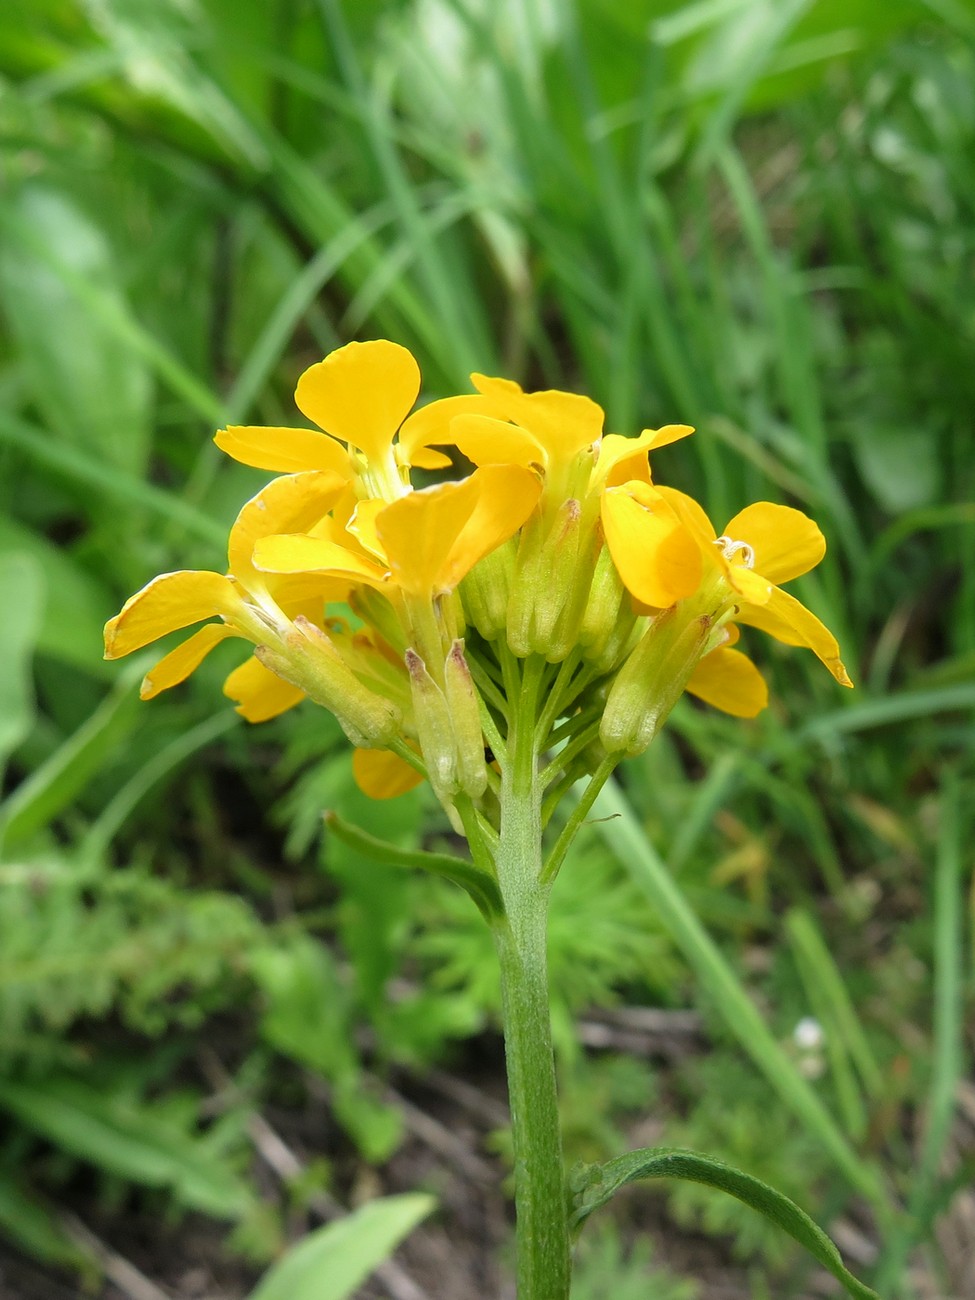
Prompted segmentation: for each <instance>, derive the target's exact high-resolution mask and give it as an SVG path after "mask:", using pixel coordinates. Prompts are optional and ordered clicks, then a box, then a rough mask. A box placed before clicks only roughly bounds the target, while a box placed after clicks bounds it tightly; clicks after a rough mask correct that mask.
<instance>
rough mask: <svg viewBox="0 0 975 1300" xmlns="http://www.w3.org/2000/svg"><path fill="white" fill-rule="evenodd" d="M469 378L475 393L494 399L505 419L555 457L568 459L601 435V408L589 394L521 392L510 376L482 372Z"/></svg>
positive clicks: (555, 391)
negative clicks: (507, 377)
mask: <svg viewBox="0 0 975 1300" xmlns="http://www.w3.org/2000/svg"><path fill="white" fill-rule="evenodd" d="M471 380H472V382H473V384H474V387H475V388H476V389H477V391H478V392H479V393H483V394H484V396H485V397H490V398H493V399H494V400H495V401H497V403H498V405H499V406H501V407H503V409H504V412H505V415H507V417H508V419H509V420H514V422H515V423H516V424H520V425H521V427H522V428H523V429H527V430H528V432H529V433H531V434H533V435H534V436H535V437H536V438H537V439H538V441H539V442H540V443H541V444H542V446H543V447H544V448H545V450H546V452H547V453H548V455H549V456H550V457H553V458H554V459H556V460H559V461H568V460H571V459H572V458H573V457H574V456H575V455H577V454H578V452H580V451H582V449H583V448H584V447H591V446H592V445H593V443H595V442H598V441H599V438H600V437H601V436H602V432H603V419H604V418H605V417H604V415H603V409H602V407H601V406H597V405H596V403H595V402H594V401H593V400H592V399H591V398H589V397H582V396H580V395H579V394H578V393H563V392H560V391H559V390H557V389H550V390H548V391H547V392H542V393H524V392H522V390H521V388H520V387H519V385H518V384H516V383H514V382H512V380H510V379H490V378H488V377H487V376H486V375H471Z"/></svg>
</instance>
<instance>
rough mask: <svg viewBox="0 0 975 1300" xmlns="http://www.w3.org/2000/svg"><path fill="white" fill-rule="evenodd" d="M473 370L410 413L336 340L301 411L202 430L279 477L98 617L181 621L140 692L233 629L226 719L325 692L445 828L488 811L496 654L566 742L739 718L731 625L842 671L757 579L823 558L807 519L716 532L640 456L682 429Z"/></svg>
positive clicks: (149, 631) (134, 637) (408, 392)
mask: <svg viewBox="0 0 975 1300" xmlns="http://www.w3.org/2000/svg"><path fill="white" fill-rule="evenodd" d="M472 378H473V383H474V386H475V388H476V389H477V391H476V392H475V393H466V394H459V395H456V396H448V397H445V398H442V399H440V400H438V401H434V402H430V403H428V404H427V405H425V406H421V407H419V408H418V409H416V410H414V406H415V404H416V401H417V398H418V395H419V392H420V371H419V368H418V366H417V363H416V361H415V360H414V358H413V357H412V356H411V354H410V353H409V352H408V351H407V350H406V349H405V348H402V347H400V346H398V345H397V344H395V343H390V342H387V341H385V340H377V341H375V342H369V343H350V344H348V345H347V346H346V347H343V348H339V349H338V350H337V351H335V352H333V353H331V355H329V356H328V357H326V358H325V359H324V360H323V361H321V362H319V363H317V364H316V365H313V366H311V367H310V368H309V369H308V370H306V371H305V372H304V374H303V375H302V376H301V378H300V379H299V381H298V385H297V389H296V393H295V400H296V403H297V406H298V408H299V410H300V411H301V412H302V414H303V415H304V416H306V417H307V418H308V419H309V420H310V421H312V422H313V423H314V424H315V425H316V426H317V429H307V428H279V427H275V428H256V427H251V426H231V427H229V428H227V429H225V430H221V431H220V432H219V433H218V434H217V437H216V441H217V443H218V445H219V446H220V447H221V448H222V449H223V450H224V451H226V452H227V453H228V454H229V455H231V456H233V457H234V458H235V459H237V460H239V461H242V462H243V463H245V464H248V465H251V466H254V467H257V468H261V469H265V470H268V471H270V472H272V473H275V474H277V475H278V477H275V478H274V479H272V481H271V482H270V483H269V484H268V485H267V486H266V487H265V488H264V489H263V490H262V491H261V492H259V493H258V494H257V495H256V496H255V497H254V498H253V499H252V500H251V501H249V502H248V503H247V504H246V505H245V506H244V508H243V509H242V510H241V512H240V514H239V515H238V517H237V520H236V521H235V523H234V525H233V527H232V529H231V531H230V538H229V544H228V567H227V572H226V573H214V572H205V571H195V570H183V571H180V572H176V573H168V574H162V575H161V576H160V577H157V578H154V579H153V580H152V581H151V582H150V583H148V584H147V586H146V587H144V588H143V590H142V591H140V592H138V593H137V594H136V595H135V596H133V597H132V598H131V599H130V600H128V601H127V602H126V604H125V605H124V607H123V608H122V610H121V612H120V613H119V614H118V615H117V616H116V618H114V619H112V620H111V621H110V622H109V624H108V625H107V627H106V629H105V653H106V656H107V657H108V658H117V657H119V656H121V655H125V654H129V653H131V652H132V651H134V650H138V649H141V648H142V647H143V646H146V645H148V644H149V643H150V642H152V641H155V640H157V639H158V638H160V637H163V636H165V635H167V634H168V633H170V632H174V631H177V630H180V629H182V628H188V627H191V626H192V625H193V624H195V623H202V624H203V626H202V627H200V628H199V629H198V630H197V631H196V632H194V633H193V634H192V635H191V636H189V637H188V639H186V640H185V641H183V642H182V644H180V645H178V646H177V647H176V648H175V649H173V650H171V651H170V652H169V653H168V654H167V655H165V656H164V657H163V658H162V659H161V660H160V661H159V662H158V663H157V664H156V665H155V667H154V668H152V669H151V670H150V672H149V673H148V674H147V676H146V679H145V682H144V685H143V695H144V697H145V698H150V697H152V696H154V695H157V694H159V693H160V692H161V691H163V690H166V689H168V688H169V687H172V686H175V685H176V684H177V683H179V682H181V681H183V680H184V679H185V678H186V677H188V676H189V674H190V673H192V672H193V671H194V669H195V668H196V667H198V666H199V664H201V663H202V661H203V660H204V658H205V657H206V656H207V654H209V653H210V651H211V650H212V649H213V648H214V647H215V646H216V645H218V644H219V643H220V642H221V641H223V640H225V639H227V638H231V637H236V638H240V639H243V640H245V641H247V642H249V643H250V644H251V645H252V646H253V653H252V654H251V656H250V657H249V658H248V659H246V660H245V661H244V662H243V663H242V664H240V665H239V666H238V667H237V668H235V669H234V670H233V671H232V672H231V673H230V675H229V676H228V677H227V679H226V681H225V683H224V690H225V692H226V693H227V695H228V696H230V698H231V699H233V700H234V701H236V703H237V707H238V710H239V711H240V712H241V713H242V714H243V715H244V717H245V718H247V719H248V720H250V721H254V722H257V721H262V720H264V719H266V718H271V717H274V716H276V715H277V714H278V713H281V712H283V711H284V710H285V709H288V708H290V707H291V706H292V705H294V704H296V703H298V702H299V701H301V700H303V699H305V698H306V697H310V698H312V699H313V700H315V701H317V702H319V703H322V704H324V705H325V706H326V707H328V708H330V709H331V710H332V711H333V712H334V713H335V714H336V716H338V718H339V720H340V721H341V722H342V725H343V726H344V727H345V729H346V732H347V734H348V735H349V736H350V738H351V739H352V740H353V742H354V743H355V744H356V746H357V747H358V748H357V754H356V759H355V765H354V766H355V773H356V778H357V780H358V781H359V783H360V785H361V786H362V788H363V789H365V790H366V791H367V792H368V793H370V794H372V795H374V796H376V797H391V796H392V795H394V794H397V793H401V792H402V791H404V790H406V789H409V788H411V787H412V786H413V785H414V784H416V782H417V781H418V780H420V779H422V778H423V776H424V775H425V776H427V777H428V778H429V780H430V781H431V783H432V785H433V788H434V790H435V791H436V793H437V795H438V797H439V798H440V800H441V802H442V803H443V804H444V806H445V808H447V810H448V812H449V813H450V814H451V816H452V818H453V820H454V822H455V825H456V826H457V827H458V828H459V829H460V828H461V822H460V821H459V819H458V817H459V814H458V813H457V808H458V807H459V806H460V804H461V803H463V801H465V800H466V801H468V802H469V803H473V804H474V805H476V806H477V808H478V809H479V810H480V812H479V815H480V816H481V817H484V818H487V819H488V820H491V819H492V818H494V819H496V818H497V813H498V805H497V786H498V781H499V779H503V777H504V771H505V767H504V763H505V759H504V752H505V745H506V740H507V736H508V731H509V728H510V727H511V725H512V724H513V721H514V719H515V717H516V711H517V709H518V707H520V705H519V700H518V699H515V698H509V697H508V695H507V694H506V692H507V691H508V690H509V688H510V687H511V684H512V682H513V681H514V680H515V674H516V672H517V671H518V670H516V669H515V668H514V667H513V664H516V663H517V662H518V661H523V660H531V661H532V662H533V663H534V664H535V665H536V667H535V669H534V672H535V673H536V676H537V682H545V681H548V682H549V686H550V688H551V697H550V698H548V699H547V702H546V704H545V708H544V717H545V718H546V719H547V723H546V725H547V726H548V727H549V730H550V732H551V734H552V735H553V736H556V735H562V734H565V735H566V736H574V737H575V739H574V740H572V742H571V743H569V744H568V745H567V746H566V747H565V749H564V751H560V752H562V753H564V754H565V755H567V756H568V757H567V758H566V759H565V763H576V764H577V765H578V764H583V765H585V764H586V763H589V762H592V763H597V762H598V761H600V760H599V758H598V755H599V753H600V752H602V753H604V754H605V753H606V752H607V751H608V752H609V753H610V754H611V755H612V754H614V753H623V752H637V751H638V750H639V748H641V747H642V746H643V745H645V744H646V743H649V740H650V739H651V738H652V736H653V734H655V732H656V730H657V729H658V728H659V726H660V725H661V723H662V721H663V719H664V718H665V717H666V715H667V713H668V712H669V710H670V708H671V707H672V706H673V704H674V702H675V701H676V699H677V697H678V696H679V695H680V694H681V693H682V692H683V691H684V690H687V691H690V692H691V693H693V694H695V695H697V696H699V697H700V698H701V699H703V700H706V701H708V702H710V703H712V704H714V705H716V706H717V707H719V708H722V709H724V710H726V711H727V712H730V713H734V714H738V715H739V716H743V717H750V716H753V715H754V714H755V713H757V712H758V711H759V710H760V709H761V708H762V707H764V705H765V703H766V700H767V689H766V686H765V683H764V681H763V680H762V678H761V675H760V674H759V672H758V670H757V669H756V668H755V667H754V665H753V664H752V663H751V661H750V660H749V659H748V658H746V656H745V655H743V654H742V653H741V652H740V650H738V649H736V648H735V643H736V642H737V640H738V638H739V632H738V627H739V625H744V624H747V625H750V626H754V627H758V628H761V629H763V630H765V631H767V632H769V633H771V635H773V636H775V637H777V638H778V639H779V640H781V641H784V642H786V643H788V644H791V645H802V646H807V647H809V648H810V649H812V650H813V651H814V653H816V654H817V655H818V656H819V658H820V659H821V660H822V661H823V662H824V663H825V664H826V666H827V667H828V668H829V669H830V671H831V672H832V673H833V675H834V677H835V678H836V679H837V681H839V682H841V683H842V684H844V685H849V684H850V682H849V678H848V677H847V675H846V670H845V669H844V667H843V664H842V662H841V660H840V658H839V648H838V646H837V644H836V640H835V638H834V637H833V636H832V634H831V633H830V632H829V631H828V630H827V629H826V628H825V627H824V626H823V624H822V623H821V622H820V621H819V619H818V618H816V616H815V615H814V614H812V613H811V612H810V611H809V610H808V609H806V608H805V607H804V606H803V605H801V604H800V603H799V602H798V601H797V600H796V599H795V598H794V597H793V596H791V595H788V594H787V593H786V592H784V591H783V590H782V589H781V586H780V584H782V583H785V582H788V581H790V580H791V579H792V578H795V577H798V576H800V575H801V574H803V573H805V572H807V571H808V570H809V569H811V568H812V567H814V566H815V565H816V564H817V563H818V562H819V561H820V560H821V559H822V556H823V554H824V551H825V542H824V540H823V537H822V534H821V533H820V531H819V529H818V528H817V527H816V525H815V524H814V523H813V522H812V520H810V519H808V518H807V517H806V516H805V515H803V514H802V513H801V512H800V511H798V510H793V509H790V508H789V507H786V506H778V505H773V504H771V503H769V502H759V503H758V504H756V505H752V506H749V507H747V508H746V509H745V510H743V511H741V512H740V513H739V514H738V515H736V516H735V517H734V519H732V520H731V521H730V522H729V523H728V525H727V527H726V528H725V530H724V531H723V532H722V533H721V534H720V535H719V534H718V533H717V531H716V530H715V528H714V527H713V526H712V524H711V522H710V520H709V519H708V517H707V515H706V513H705V512H704V511H703V510H702V508H701V507H700V506H699V505H698V504H697V503H696V502H695V501H694V500H693V499H692V498H690V497H688V496H686V495H685V494H683V493H680V492H676V491H674V490H673V489H670V488H667V487H665V486H660V485H658V484H657V483H656V482H655V481H654V480H653V477H652V476H651V473H650V464H649V455H650V453H651V452H654V451H656V450H657V449H658V448H661V447H664V446H666V445H667V444H669V443H672V442H675V441H677V440H678V439H680V438H684V437H686V436H687V435H688V434H690V433H691V432H692V430H691V429H690V428H689V426H687V425H679V424H674V425H667V426H665V427H663V428H661V429H645V430H643V432H642V433H641V434H639V436H637V437H635V438H627V437H623V436H620V435H618V434H609V435H604V434H603V419H604V417H603V412H602V409H601V408H600V407H599V406H597V405H596V403H595V402H593V401H591V400H590V399H589V398H587V397H584V396H580V395H578V394H575V393H564V392H558V391H547V392H525V391H523V390H522V388H521V387H519V385H518V384H515V383H513V382H511V381H510V380H506V379H499V378H488V377H486V376H483V375H474V376H473V377H472ZM438 447H440V448H443V447H447V448H449V447H454V448H456V449H457V450H458V451H459V452H461V453H462V454H463V455H464V456H466V457H467V458H468V460H470V461H471V462H473V465H474V467H475V468H474V471H473V473H471V474H470V475H468V476H467V477H464V478H460V479H447V480H445V481H441V482H438V483H434V484H433V485H432V486H424V487H417V486H415V485H414V484H413V482H412V481H411V470H412V469H414V468H422V469H424V470H448V469H450V467H451V461H450V458H449V457H448V456H447V455H446V454H444V452H443V451H440V450H436V448H438ZM343 609H344V610H345V613H344V614H343V613H342V612H341V611H342V610H343ZM526 671H527V668H526ZM539 674H540V675H539ZM536 684H537V683H536ZM539 698H540V697H539ZM560 719H561V722H560ZM560 727H561V728H562V729H563V730H561V731H560ZM600 743H601V745H602V746H603V749H602V750H600V748H599V746H600ZM575 770H576V769H575V768H572V769H571V771H575ZM571 771H570V772H569V775H571ZM570 783H571V782H570ZM458 801H460V802H458Z"/></svg>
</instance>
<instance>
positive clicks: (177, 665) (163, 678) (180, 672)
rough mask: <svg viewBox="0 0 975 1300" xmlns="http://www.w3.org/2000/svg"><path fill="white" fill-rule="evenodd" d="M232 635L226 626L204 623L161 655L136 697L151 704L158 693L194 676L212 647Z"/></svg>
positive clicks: (144, 679) (231, 629) (233, 633)
mask: <svg viewBox="0 0 975 1300" xmlns="http://www.w3.org/2000/svg"><path fill="white" fill-rule="evenodd" d="M236 635H237V633H236V632H235V631H234V629H233V628H232V627H228V626H227V624H226V623H207V624H206V626H205V627H201V628H200V630H199V631H198V632H194V633H193V635H192V636H191V637H188V638H187V639H186V640H185V641H184V642H183V643H182V645H178V646H177V647H176V649H175V650H171V651H170V652H169V654H168V655H164V656H163V657H162V659H160V660H159V662H158V663H157V664H156V666H155V667H154V668H150V670H149V671H148V672H147V673H146V675H145V677H144V678H143V679H142V688H141V690H140V691H139V695H140V696H141V697H142V699H144V700H151V699H154V698H155V697H156V696H157V695H158V694H159V693H160V691H168V690H169V688H170V687H171V686H178V685H179V684H180V682H185V681H186V679H187V677H189V675H190V673H194V672H196V670H197V668H199V666H200V664H201V663H202V662H203V660H204V659H205V658H206V657H207V655H208V654H209V653H210V651H211V650H212V649H213V647H214V646H215V645H219V644H220V642H221V641H225V640H226V638H227V637H228V636H236Z"/></svg>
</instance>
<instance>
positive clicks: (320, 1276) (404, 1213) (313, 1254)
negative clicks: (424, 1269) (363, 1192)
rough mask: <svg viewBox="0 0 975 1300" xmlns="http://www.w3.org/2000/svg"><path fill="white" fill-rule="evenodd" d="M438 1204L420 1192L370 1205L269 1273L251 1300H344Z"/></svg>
mask: <svg viewBox="0 0 975 1300" xmlns="http://www.w3.org/2000/svg"><path fill="white" fill-rule="evenodd" d="M435 1204H436V1202H435V1201H434V1199H433V1197H432V1196H425V1195H423V1194H421V1193H419V1192H411V1193H408V1194H407V1195H405V1196H387V1197H384V1198H383V1199H381V1200H377V1201H370V1203H369V1204H368V1205H364V1206H363V1207H362V1209H361V1210H356V1211H355V1212H354V1213H353V1214H350V1215H348V1217H347V1218H344V1219H340V1220H339V1221H338V1222H337V1223H329V1224H327V1225H326V1226H325V1227H324V1228H319V1229H318V1231H317V1232H312V1233H310V1234H309V1235H308V1236H307V1237H305V1238H304V1239H303V1240H302V1241H300V1242H299V1243H298V1245H297V1246H295V1247H294V1248H293V1249H292V1250H290V1251H289V1252H288V1254H287V1255H285V1256H284V1258H283V1259H282V1260H280V1261H279V1262H278V1263H277V1264H275V1265H274V1267H273V1268H272V1269H270V1271H269V1272H267V1273H265V1275H264V1277H263V1278H262V1279H261V1281H260V1282H259V1283H258V1285H257V1289H256V1290H255V1291H252V1292H251V1295H250V1300H343V1298H344V1297H345V1296H350V1295H352V1293H353V1292H354V1291H355V1290H356V1288H357V1287H358V1286H359V1284H360V1283H361V1282H363V1281H365V1279H366V1278H367V1277H368V1276H369V1274H370V1273H371V1272H372V1271H373V1269H375V1268H376V1267H377V1266H378V1265H379V1264H381V1263H382V1262H383V1260H384V1259H387V1258H388V1257H389V1256H390V1255H391V1254H392V1253H393V1251H394V1250H395V1249H396V1247H397V1246H398V1245H399V1243H400V1242H401V1241H402V1240H403V1238H404V1237H405V1236H406V1235H407V1234H408V1233H410V1232H412V1230H413V1229H414V1228H415V1227H416V1225H417V1224H418V1223H419V1222H420V1221H421V1219H425V1218H426V1216H427V1215H428V1214H429V1213H430V1211H431V1210H432V1209H433V1207H434V1205H435Z"/></svg>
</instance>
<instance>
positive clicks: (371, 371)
mask: <svg viewBox="0 0 975 1300" xmlns="http://www.w3.org/2000/svg"><path fill="white" fill-rule="evenodd" d="M419 391H420V370H419V367H418V366H417V363H416V361H415V359H414V358H413V355H412V354H411V353H410V352H408V351H407V349H406V348H404V347H400V346H399V344H397V343H390V342H389V341H388V340H386V339H375V340H372V341H370V342H366V343H347V344H346V345H345V347H342V348H338V349H336V351H334V352H332V353H330V354H329V355H328V356H327V357H326V358H325V359H324V361H319V362H318V363H317V364H316V365H313V366H310V367H309V368H308V369H307V370H306V371H305V372H304V374H303V375H302V376H301V378H300V379H299V380H298V386H297V388H296V389H295V402H296V404H297V406H298V409H299V410H300V411H301V412H302V414H303V415H305V416H307V417H308V419H309V420H311V421H313V423H315V424H317V425H318V426H319V428H320V429H322V430H324V432H322V433H318V432H316V431H315V430H314V429H294V428H280V427H261V426H253V425H231V426H230V427H228V428H226V429H221V430H220V432H219V433H218V434H217V435H216V438H215V442H216V444H217V446H218V447H219V448H220V449H221V451H225V452H226V453H227V455H228V456H232V457H233V458H234V460H238V461H241V462H242V463H243V464H245V465H251V466H253V467H254V468H256V469H267V470H272V471H274V472H276V473H284V474H293V473H296V472H299V471H301V470H311V469H319V470H330V471H332V472H333V473H337V474H340V475H342V477H343V478H345V479H346V481H347V482H349V483H350V484H355V483H359V482H360V481H361V483H362V487H363V490H364V491H365V493H366V494H367V495H374V496H378V497H382V498H385V499H387V500H390V501H394V500H396V499H397V498H398V497H400V496H402V495H403V493H404V492H405V491H407V490H408V487H407V484H406V481H405V471H407V470H408V468H409V466H411V465H415V466H417V467H419V468H422V469H442V468H445V467H449V465H450V458H449V457H448V456H445V455H443V454H442V453H441V452H438V451H434V450H433V449H432V447H431V446H430V444H431V443H436V442H442V441H447V439H446V438H445V437H440V436H439V435H440V434H442V433H446V431H447V429H448V427H449V423H450V420H451V419H452V418H453V417H454V416H456V415H457V414H459V413H460V412H462V411H467V410H472V409H477V410H483V409H484V400H483V399H482V398H478V397H474V396H469V397H467V396H463V397H448V398H445V399H443V400H442V401H439V402H431V403H430V404H429V405H427V406H423V407H420V409H419V410H418V411H415V412H414V413H413V414H412V415H410V414H409V413H410V411H411V410H412V408H413V405H414V403H415V402H416V399H417V396H418V394H419ZM397 433H398V434H399V436H398V438H397Z"/></svg>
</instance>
